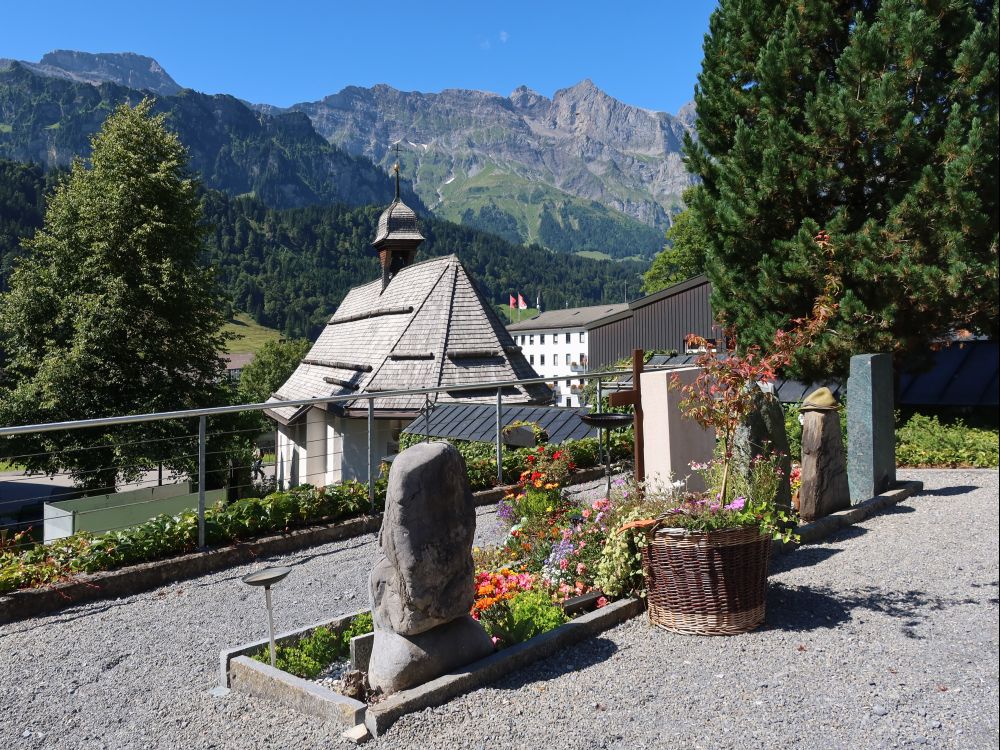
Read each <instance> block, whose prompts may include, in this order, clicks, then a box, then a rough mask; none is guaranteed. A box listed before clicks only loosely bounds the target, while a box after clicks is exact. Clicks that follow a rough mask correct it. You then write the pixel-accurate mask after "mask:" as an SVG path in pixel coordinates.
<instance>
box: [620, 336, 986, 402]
mask: <svg viewBox="0 0 1000 750" xmlns="http://www.w3.org/2000/svg"><path fill="white" fill-rule="evenodd" d="M697 357H698V355H697V354H681V355H677V356H675V357H666V356H662V355H656V356H654V357H651V358H650V360H649V362H647V363H646V365H647V367H685V366H689V365H693V364H694V360H695V359H697ZM998 378H1000V343H998V342H996V341H985V340H972V341H955V342H953V343H951V344H950V345H949V346H946V347H944V348H942V349H939V350H938V351H936V352H934V364H933V366H932V367H931V368H930V369H929V370H928V371H926V372H916V373H903V374H902V375H900V377H899V395H898V398H897V399H896V402H897V403H898V404H899V405H900V406H992V407H996V406H997V405H998V401H1000V395H998V393H1000V380H998ZM631 382H632V378H631V376H628V377H625V378H623V379H622V380H621V381H620V385H626V384H630V383H631ZM824 385H825V386H826V387H827V388H829V389H830V390H831V391H832V392H833V395H834V396H835V397H836V398H837V399H838V400H839V399H841V398H842V394H845V393H846V389H845V388H844V384H842V383H840V382H838V381H835V380H831V381H827V382H824V383H801V382H799V381H797V380H788V379H782V378H779V379H778V380H776V381H775V384H774V386H775V391H776V393H777V396H778V400H779V401H781V402H782V403H783V404H797V403H799V402H801V401H802V400H803V399H804V398H805V397H806V396H807V395H809V394H810V393H812V392H813V391H814V390H816V389H817V388H819V387H821V386H824Z"/></svg>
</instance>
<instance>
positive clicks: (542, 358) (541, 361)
mask: <svg viewBox="0 0 1000 750" xmlns="http://www.w3.org/2000/svg"><path fill="white" fill-rule="evenodd" d="M538 364H540V365H544V364H545V355H544V354H539V355H538Z"/></svg>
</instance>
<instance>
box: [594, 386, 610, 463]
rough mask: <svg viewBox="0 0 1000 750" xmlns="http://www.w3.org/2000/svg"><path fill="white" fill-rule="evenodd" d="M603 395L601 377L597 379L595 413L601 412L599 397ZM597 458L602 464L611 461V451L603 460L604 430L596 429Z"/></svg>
mask: <svg viewBox="0 0 1000 750" xmlns="http://www.w3.org/2000/svg"><path fill="white" fill-rule="evenodd" d="M603 397H604V393H603V389H602V388H601V379H600V378H598V379H597V404H596V406H595V412H596V413H597V414H600V413H601V399H602V398H603ZM597 460H598V461H600V462H601V463H602V464H604V465H605V466H607V465H608V464H609V463H611V451H608V460H607V462H605V460H604V431H603V430H598V431H597Z"/></svg>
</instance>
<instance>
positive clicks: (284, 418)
mask: <svg viewBox="0 0 1000 750" xmlns="http://www.w3.org/2000/svg"><path fill="white" fill-rule="evenodd" d="M533 377H538V376H537V374H536V373H535V371H534V369H532V367H531V366H530V365H529V364H528V362H527V360H526V359H525V357H524V355H523V354H522V353H521V350H520V347H518V346H516V345H515V344H514V340H513V338H512V337H511V335H510V334H509V333H508V332H507V330H506V329H505V328H504V325H503V323H502V322H501V321H500V318H499V316H498V315H497V313H496V311H495V310H494V309H493V307H492V305H490V304H489V303H488V302H487V301H486V300H485V299H483V297H482V295H481V294H480V293H479V291H478V290H477V289H476V285H475V284H474V282H473V281H472V279H471V277H470V276H469V273H468V271H466V269H465V267H464V266H463V265H462V263H461V262H460V261H459V259H458V257H457V256H455V255H447V256H444V257H441V258H434V259H432V260H426V261H423V262H420V263H414V264H413V265H410V266H407V267H405V268H403V269H402V270H400V271H399V272H398V273H397V274H396V275H395V276H393V277H392V279H391V280H390V281H389V282H388V285H387V286H386V287H385V288H384V289H383V288H382V282H381V280H375V281H371V282H369V283H367V284H363V285H361V286H357V287H354V288H353V289H352V290H351V291H350V292H349V293H348V294H347V296H346V297H345V298H344V301H343V302H342V303H341V304H340V307H338V308H337V311H336V312H335V313H334V314H333V317H331V318H330V321H329V322H328V324H327V326H326V327H325V328H324V329H323V331H322V333H320V335H319V338H318V339H317V340H316V343H315V344H313V347H312V349H310V350H309V353H308V354H307V355H306V356H305V358H304V359H303V360H302V362H301V363H300V364H299V366H298V368H297V369H296V370H295V372H294V373H293V374H292V376H291V377H290V378H289V379H288V380H287V381H286V382H285V383H284V385H282V386H281V387H280V388H279V389H278V390H277V392H276V393H275V394H274V396H273V397H272V398H271V399H270V401H271V402H272V403H274V404H276V406H274V407H273V408H271V409H269V410H268V413H269V414H270V415H271V416H272V417H274V418H275V419H277V420H278V421H280V422H282V423H286V424H287V423H289V422H291V421H294V420H296V419H298V418H299V417H301V416H302V415H303V414H304V413H305V412H306V411H307V410H308V408H309V407H282V406H280V403H281V402H282V401H290V400H298V399H309V398H322V397H326V396H338V395H350V394H355V393H364V392H377V391H391V390H405V389H411V388H430V387H436V386H448V385H456V386H457V385H467V384H473V383H478V382H485V381H500V380H519V379H524V378H533ZM503 398H504V403H511V404H515V403H522V404H524V403H537V404H541V403H548V402H549V401H550V400H551V391H550V390H549V389H548V388H547V387H546V386H544V385H533V386H518V387H517V388H516V392H515V390H514V389H512V390H511V391H509V392H508V391H506V390H505V392H504V396H503ZM495 399H496V391H495V390H490V391H488V392H487V391H484V392H480V391H472V392H469V391H466V392H462V391H449V392H441V393H439V394H432V395H431V397H430V400H431V402H447V401H477V402H483V403H485V402H492V401H495ZM424 403H425V402H424V396H422V395H414V396H397V397H394V398H376V399H375V409H376V410H383V411H399V412H411V413H414V412H416V411H417V410H419V409H420V408H422V407H423V406H424ZM331 408H336V409H338V410H350V409H367V403H366V400H365V399H353V400H351V401H345V402H341V403H340V404H337V405H331Z"/></svg>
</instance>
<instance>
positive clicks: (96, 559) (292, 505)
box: [0, 439, 624, 595]
mask: <svg viewBox="0 0 1000 750" xmlns="http://www.w3.org/2000/svg"><path fill="white" fill-rule="evenodd" d="M483 446H484V444H482V443H466V444H464V445H462V446H460V448H459V450H460V451H463V455H466V454H468V455H467V456H466V463H467V465H468V467H469V476H470V482H471V483H472V484H473V489H484V488H489V487H494V486H496V463H495V461H496V459H495V457H493V458H490V459H489V461H490V462H491V463H490V466H491V468H490V470H489V472H488V471H486V469H485V468H484V466H485V464H484V463H483V462H484V461H486V458H485V454H484V448H483ZM487 447H490V449H491V450H492V447H491V446H487ZM542 449H543V451H546V452H548V453H549V454H551V453H552V452H554V451H556V450H559V448H557V447H555V446H542ZM533 450H534V452H535V455H537V449H533ZM562 450H564V451H566V452H567V453H568V454H571V455H573V456H574V458H575V463H576V465H577V466H581V467H585V466H593V465H595V464H596V463H597V450H596V441H595V440H592V439H583V440H576V441H568V442H567V444H566V445H565V446H564V447H562ZM619 452H620V453H623V452H624V450H623V449H620V450H619ZM531 456H532V450H524V449H521V450H517V451H507V452H506V453H505V454H504V471H505V475H512V476H514V477H516V476H518V475H519V474H520V473H521V472H522V471H524V470H525V469H527V468H528V467H530V466H532V465H533V464H532V463H531V462H530V461H528V459H529V458H530V457H531ZM490 472H492V473H491V474H490ZM375 489H376V496H375V505H376V511H380V510H381V508H382V506H383V504H384V501H385V478H384V476H383V477H381V478H380V479H379V481H378V482H376V488H375ZM368 509H369V504H368V486H367V484H365V483H363V482H358V481H353V480H350V481H347V482H342V483H340V484H335V485H330V486H327V487H313V486H311V485H301V486H299V487H295V488H293V489H290V490H287V491H281V492H273V493H271V494H269V495H267V496H266V497H264V498H245V499H242V500H238V501H236V502H233V503H230V504H228V505H224V504H221V503H220V504H218V505H216V506H215V507H213V508H209V509H208V510H207V511H206V513H205V541H206V543H207V544H208V545H210V546H217V545H225V544H234V543H237V542H245V541H249V540H253V539H257V538H259V537H262V536H266V535H268V534H275V533H286V532H288V531H291V530H293V529H296V528H301V527H303V526H308V525H313V524H318V523H329V522H332V521H339V520H343V519H347V518H353V517H358V516H361V515H363V514H364V513H366V512H367V511H368ZM28 542H29V538H28V536H27V533H26V532H21V533H19V534H15V535H13V536H11V537H2V538H0V595H3V594H6V593H9V592H11V591H16V590H18V589H26V588H35V587H39V586H46V585H48V584H52V583H56V582H59V581H64V580H67V579H70V578H72V577H73V576H76V575H78V574H81V573H94V572H98V571H105V570H114V569H117V568H122V567H125V566H128V565H134V564H137V563H143V562H150V561H154V560H161V559H164V558H170V557H175V556H178V555H183V554H186V553H189V552H193V551H194V550H196V549H197V545H198V514H197V513H196V512H195V511H185V512H183V513H179V514H177V515H174V516H170V515H166V514H162V515H159V516H156V517H155V518H152V519H150V520H149V521H146V522H144V523H141V524H139V525H137V526H132V527H129V528H127V529H120V530H116V531H111V532H108V533H106V534H102V535H95V534H91V533H87V532H80V533H77V534H74V535H72V536H68V537H64V538H62V539H57V540H55V541H53V542H51V543H49V544H35V545H32V546H29V547H24V546H23V545H25V544H26V543H28Z"/></svg>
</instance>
